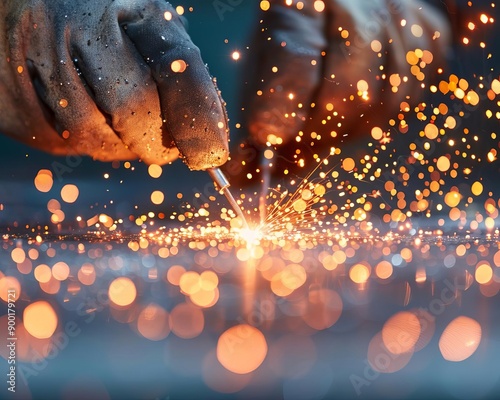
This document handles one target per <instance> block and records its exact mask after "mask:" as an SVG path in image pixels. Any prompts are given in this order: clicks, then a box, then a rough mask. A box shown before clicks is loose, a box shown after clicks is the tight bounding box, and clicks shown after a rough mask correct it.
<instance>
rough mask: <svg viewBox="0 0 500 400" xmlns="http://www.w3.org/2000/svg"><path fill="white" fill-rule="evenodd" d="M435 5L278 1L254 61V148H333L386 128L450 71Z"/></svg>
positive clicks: (266, 18) (265, 18)
mask: <svg viewBox="0 0 500 400" xmlns="http://www.w3.org/2000/svg"><path fill="white" fill-rule="evenodd" d="M430 2H431V1H429V2H424V1H416V0H323V1H313V0H304V1H302V2H297V1H295V0H286V1H285V0H273V1H270V2H269V3H268V4H270V7H269V9H268V10H266V11H265V12H263V13H262V22H261V24H260V32H259V35H258V38H257V41H256V45H255V47H254V51H256V52H257V54H256V55H254V56H253V57H252V60H253V62H254V64H255V67H254V68H255V73H254V74H252V77H254V81H253V82H250V85H249V86H250V88H251V90H253V94H252V95H251V96H249V98H250V101H249V103H250V104H249V105H248V112H249V129H250V133H251V136H252V139H253V140H254V142H255V143H257V144H260V145H264V144H265V143H266V142H270V143H271V144H280V143H287V142H290V141H291V140H293V139H294V138H296V137H297V138H298V139H299V140H302V142H304V145H306V143H307V145H310V143H313V144H314V143H315V142H317V140H318V138H319V137H321V138H322V140H321V144H320V143H319V142H317V143H318V145H321V146H323V143H325V144H330V145H331V144H336V143H338V140H339V139H340V138H342V137H344V136H345V135H347V136H348V137H347V140H349V139H350V137H352V136H356V135H359V134H362V135H369V134H370V129H371V128H372V127H374V126H377V125H378V126H381V127H382V129H384V127H383V125H384V124H387V122H388V120H389V119H390V118H395V117H396V116H397V113H398V112H399V109H400V104H401V102H402V101H408V102H409V103H410V104H414V103H415V101H417V100H419V99H420V98H421V96H422V93H423V90H422V88H421V85H422V84H423V83H426V82H428V78H429V76H430V75H432V74H433V73H435V71H436V70H437V68H438V67H442V66H443V59H444V57H445V54H446V50H447V47H448V46H449V39H450V34H449V23H448V21H447V19H446V18H445V16H444V14H442V13H441V11H439V10H438V9H437V8H434V7H433V6H432V5H431V4H429V3H430ZM436 3H438V2H437V1H436ZM424 51H425V53H424ZM301 130H303V133H301V134H302V137H299V136H298V135H299V131H301Z"/></svg>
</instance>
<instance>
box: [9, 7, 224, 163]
mask: <svg viewBox="0 0 500 400" xmlns="http://www.w3.org/2000/svg"><path fill="white" fill-rule="evenodd" d="M0 18H1V19H0V32H1V34H2V37H1V39H0V54H1V55H2V56H1V59H0V132H2V133H5V134H8V135H10V136H12V137H14V138H16V139H19V140H21V141H23V142H25V143H27V144H29V145H32V146H34V147H37V148H39V149H42V150H45V151H48V152H51V153H54V154H59V155H64V154H85V155H90V156H92V157H93V158H95V159H98V160H125V159H132V158H136V157H140V158H141V159H142V160H144V161H145V162H146V163H157V164H165V163H168V162H171V161H173V160H175V159H176V158H177V157H178V155H179V152H180V154H181V157H182V158H183V159H184V161H185V162H186V164H187V165H188V166H189V167H190V168H191V169H206V168H209V167H214V166H219V165H221V164H223V163H224V162H225V161H226V159H227V156H228V143H227V142H228V127H227V118H226V114H225V109H224V105H223V102H222V99H221V97H220V93H219V91H218V90H217V88H216V86H215V84H214V82H213V80H212V78H211V76H210V75H209V73H208V71H207V69H206V66H205V65H204V63H203V61H202V59H201V56H200V52H199V49H198V48H197V47H196V46H195V45H193V43H192V42H191V39H190V38H189V36H188V34H187V33H186V31H185V29H184V25H183V23H182V20H181V17H179V15H178V14H177V13H176V11H175V9H174V8H173V7H172V6H171V5H170V4H169V3H167V2H166V1H163V0H78V1H70V0H4V1H3V2H2V4H1V5H0Z"/></svg>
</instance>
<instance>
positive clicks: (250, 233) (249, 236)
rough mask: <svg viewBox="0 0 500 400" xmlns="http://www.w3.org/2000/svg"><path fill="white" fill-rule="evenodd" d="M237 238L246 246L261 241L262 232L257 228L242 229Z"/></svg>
mask: <svg viewBox="0 0 500 400" xmlns="http://www.w3.org/2000/svg"><path fill="white" fill-rule="evenodd" d="M238 236H239V237H240V238H241V239H243V240H244V241H245V242H247V243H248V244H253V243H255V242H256V241H258V240H260V239H262V231H261V230H260V229H259V228H243V229H241V230H240V231H239V232H238Z"/></svg>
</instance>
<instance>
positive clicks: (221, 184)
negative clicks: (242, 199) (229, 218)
mask: <svg viewBox="0 0 500 400" xmlns="http://www.w3.org/2000/svg"><path fill="white" fill-rule="evenodd" d="M206 171H207V172H208V174H209V175H210V177H211V178H212V180H213V181H214V183H215V186H216V187H217V190H219V193H221V194H223V195H224V196H225V197H226V199H227V201H228V202H229V204H230V205H231V207H232V209H233V210H234V212H235V213H236V216H237V217H239V218H240V219H241V221H242V223H243V225H242V227H243V228H244V229H248V222H247V220H246V218H245V215H244V214H243V211H242V210H241V207H240V206H239V205H238V203H237V202H236V200H235V198H234V196H233V194H232V193H231V191H230V190H229V187H230V184H229V181H228V180H227V178H226V176H225V175H224V173H223V172H222V171H221V169H220V168H208V169H207V170H206Z"/></svg>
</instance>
